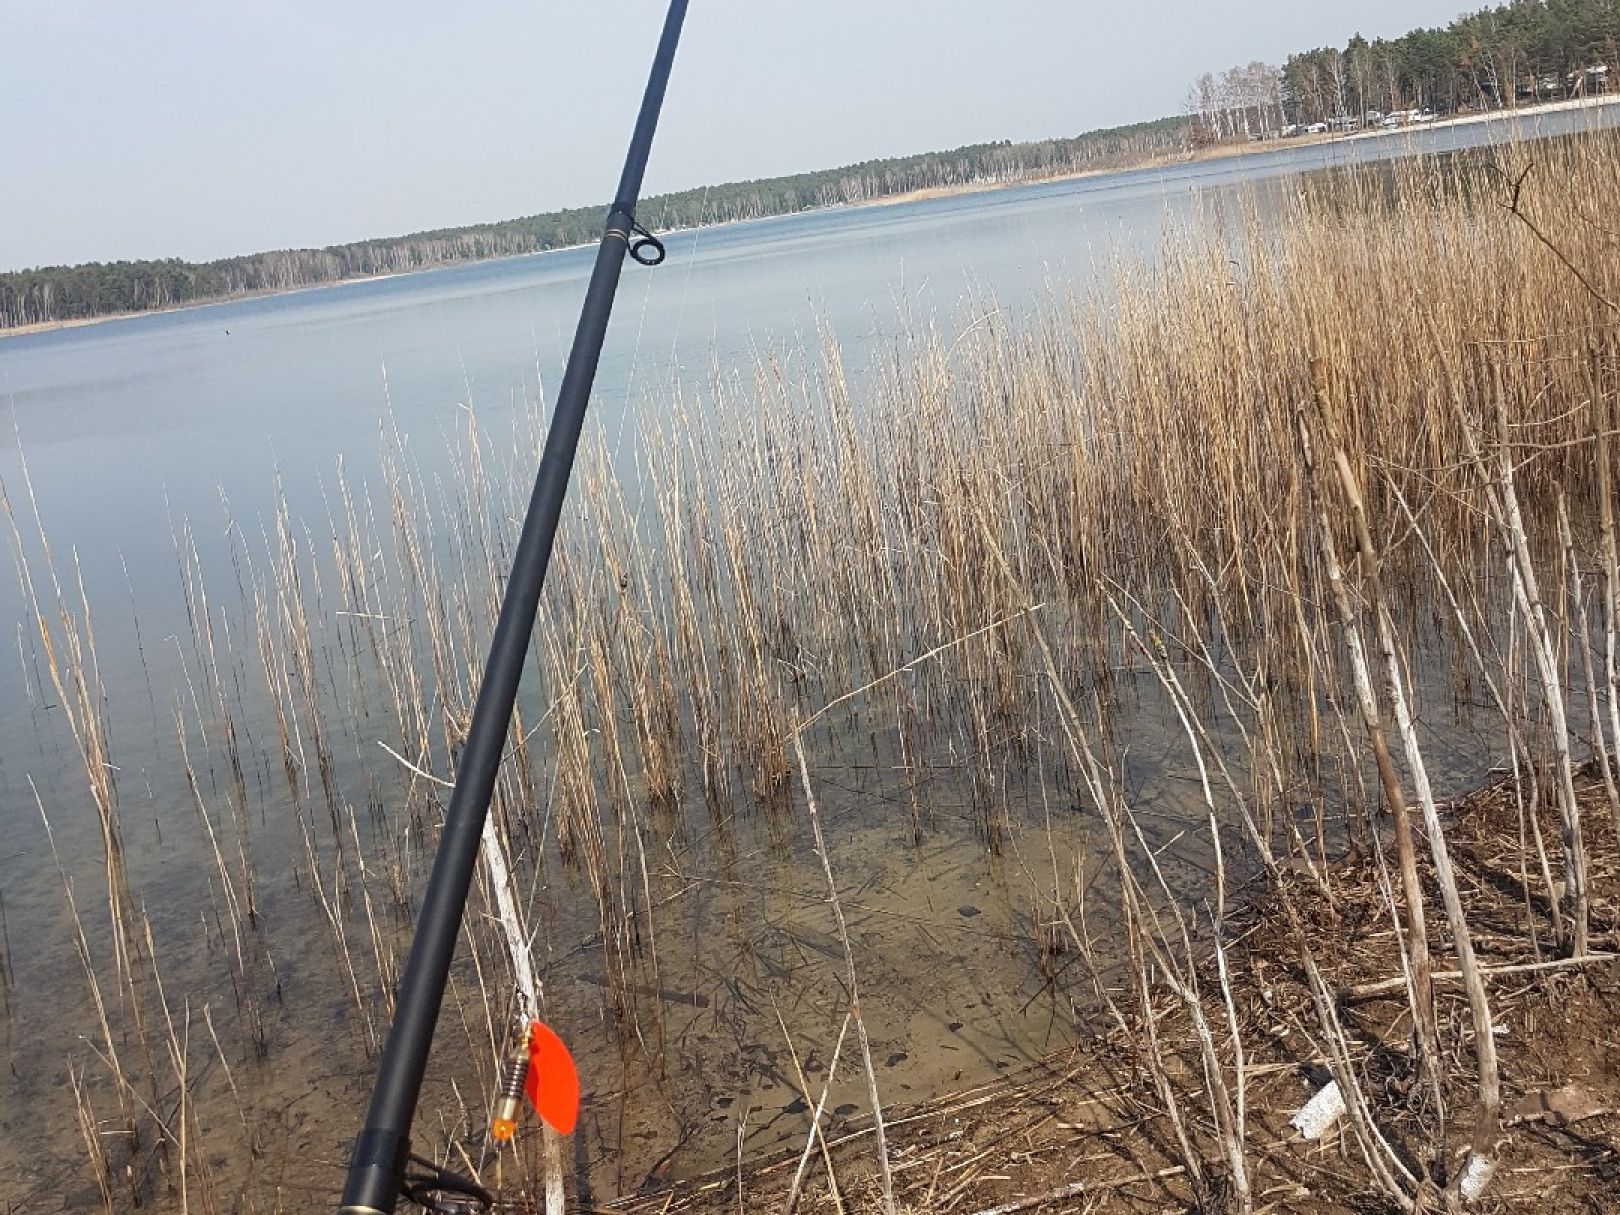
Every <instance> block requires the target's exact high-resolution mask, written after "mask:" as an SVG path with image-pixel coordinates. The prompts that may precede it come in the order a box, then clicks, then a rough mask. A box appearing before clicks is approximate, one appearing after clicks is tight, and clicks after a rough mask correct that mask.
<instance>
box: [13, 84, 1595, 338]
mask: <svg viewBox="0 0 1620 1215" xmlns="http://www.w3.org/2000/svg"><path fill="white" fill-rule="evenodd" d="M1610 105H1620V93H1610V94H1605V95H1602V96H1598V97H1581V98H1576V99H1574V100H1568V101H1549V102H1546V103H1544V104H1542V105H1537V106H1524V107H1521V108H1519V109H1516V110H1488V111H1483V112H1480V113H1473V114H1457V115H1453V116H1452V117H1449V118H1437V119H1435V120H1434V121H1432V122H1426V123H1422V124H1414V125H1407V126H1401V127H1397V128H1395V129H1393V130H1370V131H1351V132H1348V133H1328V134H1319V135H1304V136H1297V137H1294V138H1291V139H1286V140H1284V139H1269V140H1262V141H1258V142H1254V143H1227V144H1217V145H1215V146H1213V147H1208V148H1200V149H1197V150H1195V151H1192V152H1183V153H1176V154H1160V155H1151V156H1144V157H1142V158H1141V159H1140V160H1138V161H1136V162H1135V163H1132V164H1122V165H1115V166H1113V167H1112V168H1107V169H1081V170H1078V171H1076V172H1072V173H1054V174H1052V175H1050V176H1048V177H1023V178H1020V179H1017V180H1013V181H974V182H964V183H963V184H961V185H954V186H929V187H925V188H923V189H920V190H906V191H903V192H901V193H898V194H884V195H881V196H880V197H877V198H867V199H861V200H860V201H858V202H852V203H838V204H834V206H832V207H828V208H817V209H825V210H844V209H849V208H859V207H893V206H899V205H901V204H904V203H913V202H921V201H924V200H927V199H933V198H954V197H957V196H961V195H968V194H984V193H990V192H992V191H996V190H1014V189H1018V188H1019V187H1022V186H1031V185H1043V184H1046V183H1048V182H1064V181H1084V180H1088V179H1092V178H1103V177H1114V176H1118V175H1120V174H1124V173H1140V172H1142V171H1143V170H1146V169H1158V168H1165V167H1168V166H1172V165H1188V164H1199V163H1202V162H1206V161H1214V160H1228V159H1233V158H1236V157H1241V156H1253V155H1258V154H1263V153H1266V152H1274V151H1278V150H1279V149H1284V148H1298V147H1309V146H1313V145H1318V144H1325V143H1346V142H1350V141H1353V140H1368V139H1399V138H1401V137H1402V136H1403V135H1410V134H1412V133H1413V132H1414V131H1418V130H1429V131H1432V130H1436V129H1438V128H1441V127H1461V126H1473V125H1477V124H1479V123H1490V122H1500V123H1504V124H1506V123H1513V122H1516V121H1519V120H1521V119H1525V118H1534V117H1537V116H1540V115H1543V114H1555V113H1559V112H1562V111H1567V110H1584V109H1599V108H1602V107H1605V106H1610ZM783 214H784V215H786V214H805V212H784V213H783ZM759 218H770V219H775V218H779V217H778V216H774V215H773V216H761V217H759ZM709 226H713V227H724V226H725V225H724V224H714V225H709ZM573 247H575V248H577V247H579V246H573ZM562 251H563V248H562V247H559V248H557V249H544V250H536V251H535V252H536V253H560V252H562ZM534 255H535V254H534V253H521V254H514V255H513V256H516V257H533V256H534ZM479 260H488V261H500V260H505V259H502V258H488V259H479ZM474 264H476V261H474V260H468V261H449V262H441V263H439V264H438V265H435V266H424V267H422V269H423V270H437V269H444V268H447V267H450V266H467V265H474ZM405 273H413V274H414V273H419V271H414V270H413V271H408V272H405ZM395 277H398V275H397V274H363V275H353V276H351V277H349V278H342V279H334V280H333V281H332V282H329V283H309V284H305V285H303V286H299V287H287V288H282V289H274V290H268V291H249V292H243V293H242V294H240V295H221V296H215V297H213V298H211V299H206V300H196V301H193V302H191V303H186V304H177V305H174V306H172V307H167V308H143V309H141V310H140V311H137V312H108V313H103V314H102V315H100V316H86V317H73V318H71V319H67V320H60V321H37V322H34V323H32V324H28V325H16V326H12V327H9V328H0V340H4V339H5V338H8V337H24V336H26V335H28V334H33V333H49V332H52V331H54V330H57V329H79V328H82V327H84V326H87V325H99V324H102V323H103V322H106V321H122V320H128V319H130V318H131V317H137V316H156V315H160V314H163V313H169V312H191V311H194V310H196V309H199V308H211V307H215V306H217V305H220V304H232V303H237V302H240V301H242V300H249V299H261V298H264V297H266V296H280V295H298V294H301V293H302V292H305V291H324V290H327V289H328V288H331V287H343V286H347V285H349V284H352V283H370V282H376V281H378V280H380V279H387V278H395Z"/></svg>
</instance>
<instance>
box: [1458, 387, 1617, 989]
mask: <svg viewBox="0 0 1620 1215" xmlns="http://www.w3.org/2000/svg"><path fill="white" fill-rule="evenodd" d="M1492 373H1493V374H1492V384H1493V388H1494V402H1493V404H1494V408H1495V411H1496V417H1497V453H1496V468H1495V471H1494V474H1493V473H1492V472H1491V471H1490V470H1489V469H1488V468H1487V465H1486V461H1485V457H1484V455H1483V454H1482V452H1481V450H1480V443H1479V439H1478V438H1477V436H1476V435H1475V433H1474V430H1473V428H1472V425H1471V424H1470V423H1469V421H1468V419H1467V418H1466V417H1464V416H1463V413H1462V407H1461V405H1460V404H1457V405H1456V406H1455V408H1456V411H1457V414H1458V420H1459V423H1460V431H1461V434H1462V437H1463V442H1464V444H1465V450H1466V452H1467V455H1468V459H1469V461H1470V463H1471V464H1472V466H1473V468H1474V469H1475V470H1476V472H1477V474H1478V476H1479V477H1480V479H1481V481H1482V482H1483V484H1484V485H1485V486H1486V499H1487V501H1488V503H1489V504H1490V508H1491V512H1492V514H1493V515H1494V517H1495V521H1496V524H1497V528H1498V531H1499V534H1500V538H1501V543H1502V545H1503V547H1504V548H1505V549H1506V550H1507V555H1508V559H1509V561H1510V562H1511V569H1512V575H1513V577H1512V585H1513V595H1514V599H1515V601H1516V602H1517V604H1518V607H1519V610H1520V611H1521V612H1522V613H1523V615H1524V617H1525V627H1526V629H1527V634H1526V637H1527V642H1528V645H1529V648H1530V654H1531V657H1532V659H1533V660H1534V664H1535V668H1536V672H1537V676H1538V678H1539V682H1540V692H1541V697H1540V699H1541V705H1542V709H1543V711H1544V712H1545V713H1546V716H1547V723H1548V728H1547V736H1548V743H1549V745H1550V746H1551V748H1552V751H1553V759H1554V763H1555V765H1556V771H1555V778H1556V779H1555V783H1554V786H1553V787H1554V789H1555V790H1556V791H1557V795H1558V806H1559V824H1560V828H1561V831H1562V834H1563V848H1564V872H1565V877H1566V878H1567V884H1568V894H1567V897H1568V899H1569V903H1570V910H1569V920H1570V923H1569V932H1568V937H1567V939H1566V940H1564V941H1563V942H1562V944H1564V945H1565V946H1566V947H1567V948H1568V949H1569V950H1570V951H1571V952H1572V953H1573V954H1574V955H1575V956H1576V957H1579V956H1580V955H1581V954H1584V953H1585V952H1586V950H1587V936H1588V931H1589V908H1588V900H1589V894H1588V889H1587V878H1586V846H1585V841H1584V840H1583V839H1582V836H1581V823H1580V809H1579V807H1578V805H1577V803H1576V800H1575V781H1574V767H1573V764H1572V763H1571V760H1570V754H1569V727H1568V721H1567V719H1566V716H1565V712H1564V696H1563V681H1562V679H1561V678H1560V676H1559V673H1558V662H1557V657H1556V654H1555V648H1556V647H1555V645H1554V642H1553V634H1552V632H1551V629H1550V626H1549V625H1548V623H1547V612H1546V608H1545V606H1544V605H1543V603H1542V600H1541V592H1540V589H1539V586H1538V583H1537V580H1536V574H1535V564H1534V562H1533V561H1532V559H1531V556H1530V543H1529V536H1528V532H1527V530H1526V527H1525V522H1524V514H1523V511H1522V510H1521V508H1520V504H1519V496H1518V491H1517V489H1516V487H1515V476H1514V467H1513V452H1512V447H1511V446H1510V444H1509V441H1508V429H1507V427H1508V422H1507V402H1506V389H1505V387H1504V384H1505V381H1504V377H1503V375H1502V372H1501V370H1500V368H1493V369H1492Z"/></svg>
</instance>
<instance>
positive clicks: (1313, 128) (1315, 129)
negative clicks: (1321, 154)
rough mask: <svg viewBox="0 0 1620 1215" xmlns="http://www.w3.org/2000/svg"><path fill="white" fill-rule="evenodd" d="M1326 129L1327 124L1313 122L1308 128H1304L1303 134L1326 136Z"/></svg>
mask: <svg viewBox="0 0 1620 1215" xmlns="http://www.w3.org/2000/svg"><path fill="white" fill-rule="evenodd" d="M1327 129H1328V125H1327V123H1325V122H1313V123H1311V125H1310V126H1308V127H1306V128H1305V134H1307V135H1326V134H1327Z"/></svg>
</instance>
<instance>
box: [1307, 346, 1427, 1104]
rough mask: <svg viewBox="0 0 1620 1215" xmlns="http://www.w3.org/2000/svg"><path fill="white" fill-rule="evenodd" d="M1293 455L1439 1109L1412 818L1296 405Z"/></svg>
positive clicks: (1320, 399)
mask: <svg viewBox="0 0 1620 1215" xmlns="http://www.w3.org/2000/svg"><path fill="white" fill-rule="evenodd" d="M1324 376H1325V371H1324V369H1323V368H1322V367H1321V366H1320V364H1317V365H1315V366H1314V369H1313V377H1312V378H1313V380H1314V381H1315V391H1316V393H1317V396H1316V407H1317V411H1318V413H1319V415H1322V416H1325V414H1326V411H1327V409H1328V408H1330V407H1331V405H1330V402H1329V400H1328V399H1327V397H1326V383H1325V379H1324ZM1296 425H1297V428H1298V429H1297V434H1298V448H1297V450H1298V454H1299V460H1300V465H1301V467H1302V468H1303V469H1304V471H1305V479H1306V483H1307V485H1308V486H1309V488H1310V493H1311V497H1312V500H1313V502H1315V504H1316V509H1315V523H1316V539H1317V545H1318V547H1319V548H1320V550H1321V553H1322V558H1323V561H1324V563H1325V565H1326V575H1327V580H1328V585H1329V587H1330V588H1331V590H1332V594H1333V603H1334V606H1335V607H1336V608H1337V610H1338V614H1339V627H1340V633H1341V637H1342V640H1343V641H1344V645H1345V649H1346V651H1347V652H1348V654H1349V657H1350V674H1351V676H1352V679H1353V686H1354V688H1355V696H1356V704H1357V707H1358V708H1359V709H1360V712H1361V725H1362V729H1363V730H1364V731H1365V732H1366V735H1367V745H1368V747H1369V748H1370V749H1371V751H1372V753H1373V760H1374V763H1375V764H1376V765H1377V768H1378V780H1379V783H1380V784H1381V785H1382V787H1383V792H1384V804H1385V806H1386V807H1387V808H1388V810H1389V814H1390V823H1391V826H1392V827H1393V829H1394V835H1395V858H1396V867H1397V869H1398V870H1399V872H1400V878H1401V897H1402V912H1403V913H1404V914H1403V922H1404V924H1405V928H1406V931H1405V934H1404V936H1403V938H1402V942H1401V944H1402V948H1403V949H1404V951H1405V953H1406V956H1407V958H1408V959H1409V962H1410V974H1411V979H1412V982H1411V988H1410V991H1409V993H1408V996H1409V1004H1410V1007H1411V1009H1412V1025H1413V1036H1414V1039H1415V1045H1416V1048H1417V1055H1418V1068H1419V1071H1420V1073H1421V1074H1422V1076H1423V1078H1424V1080H1425V1082H1426V1085H1427V1087H1428V1088H1429V1090H1430V1092H1431V1093H1432V1094H1433V1097H1434V1101H1435V1108H1436V1110H1437V1111H1438V1110H1443V1109H1444V1108H1445V1106H1444V1103H1443V1101H1442V1098H1441V1083H1440V1035H1439V1031H1438V1028H1437V1026H1436V1023H1435V1009H1434V991H1433V983H1432V980H1431V979H1430V974H1431V972H1432V971H1433V969H1434V967H1433V964H1432V963H1431V962H1430V959H1429V934H1428V924H1427V918H1426V916H1425V914H1424V910H1423V886H1422V884H1421V882H1419V880H1418V872H1417V850H1416V848H1415V847H1414V845H1413V843H1412V822H1411V815H1410V812H1409V811H1408V809H1407V805H1406V794H1405V792H1404V791H1403V790H1402V789H1401V782H1400V778H1399V777H1398V776H1397V775H1396V773H1395V763H1394V760H1392V759H1391V758H1390V754H1389V743H1388V741H1387V739H1386V738H1385V736H1384V724H1383V714H1382V711H1381V709H1380V708H1379V703H1378V695H1377V693H1376V692H1375V691H1374V690H1373V679H1372V670H1371V666H1370V664H1369V662H1368V658H1367V650H1366V646H1365V643H1364V642H1363V640H1362V634H1361V628H1360V626H1359V624H1358V623H1357V621H1356V613H1355V609H1354V608H1353V607H1352V606H1351V603H1350V592H1349V589H1348V587H1347V586H1346V585H1345V575H1344V567H1343V565H1342V563H1341V562H1340V560H1339V553H1338V546H1337V544H1336V542H1335V541H1334V538H1333V525H1332V523H1331V521H1330V517H1329V514H1328V509H1327V500H1326V493H1325V491H1324V490H1323V488H1322V487H1321V485H1320V484H1319V481H1318V472H1317V466H1316V454H1315V450H1314V446H1313V444H1312V441H1311V427H1310V424H1309V421H1308V419H1307V418H1306V415H1305V409H1304V407H1303V406H1301V407H1300V410H1299V412H1298V415H1297V418H1296Z"/></svg>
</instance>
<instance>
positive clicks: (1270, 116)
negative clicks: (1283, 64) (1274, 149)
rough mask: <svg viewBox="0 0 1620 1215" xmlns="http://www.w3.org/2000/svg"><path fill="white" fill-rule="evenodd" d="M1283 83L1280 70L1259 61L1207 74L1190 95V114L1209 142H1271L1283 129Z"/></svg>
mask: <svg viewBox="0 0 1620 1215" xmlns="http://www.w3.org/2000/svg"><path fill="white" fill-rule="evenodd" d="M1282 81H1283V77H1282V71H1281V70H1280V69H1279V68H1277V67H1274V66H1273V65H1271V64H1269V63H1261V62H1259V61H1258V60H1256V61H1254V62H1253V63H1250V64H1249V65H1248V66H1247V67H1234V68H1228V69H1227V70H1226V71H1224V72H1220V73H1214V72H1205V73H1204V74H1203V75H1202V76H1200V77H1199V78H1198V79H1197V80H1196V81H1194V82H1193V85H1192V87H1191V88H1190V89H1189V90H1188V92H1187V105H1186V109H1187V113H1188V114H1189V115H1190V116H1191V117H1192V118H1193V119H1194V120H1195V121H1196V122H1197V124H1198V130H1199V134H1200V137H1201V138H1202V139H1203V140H1204V141H1205V142H1209V143H1224V142H1226V141H1228V140H1237V139H1265V138H1269V137H1271V136H1274V135H1276V134H1278V133H1279V132H1280V131H1281V130H1282V126H1283V91H1282Z"/></svg>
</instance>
